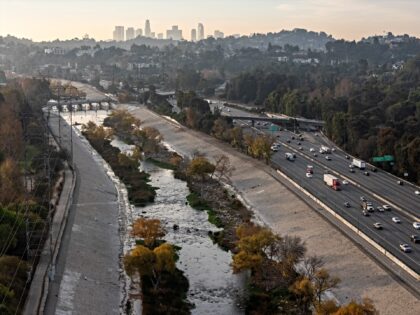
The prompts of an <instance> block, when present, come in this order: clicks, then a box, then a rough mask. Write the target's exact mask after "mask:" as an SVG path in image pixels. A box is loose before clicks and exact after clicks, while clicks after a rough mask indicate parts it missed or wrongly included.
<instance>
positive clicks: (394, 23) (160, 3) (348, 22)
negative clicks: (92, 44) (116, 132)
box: [0, 0, 420, 41]
mask: <svg viewBox="0 0 420 315" xmlns="http://www.w3.org/2000/svg"><path fill="white" fill-rule="evenodd" d="M418 12H420V2H419V1H415V0H400V1H394V0H382V1H380V0H349V1H347V2H346V3H337V1H333V0H295V1H292V0H266V1H264V5H262V4H261V2H260V1H256V0H243V1H239V0H230V1H221V0H214V1H211V2H203V3H196V2H195V1H192V0H179V1H172V2H168V1H166V0H155V1H151V0H143V1H134V0H120V1H118V2H117V1H115V0H103V1H99V0H87V1H86V0H85V1H82V0H74V1H72V2H71V3H70V2H68V1H64V0H58V1H52V0H39V1H36V2H35V1H29V0H16V1H13V2H11V1H8V0H0V35H1V36H6V35H8V34H10V35H14V36H17V37H24V38H30V39H33V40H35V41H40V40H54V39H57V38H60V39H72V38H75V37H78V38H81V37H82V36H83V34H85V33H87V34H89V35H90V37H92V38H95V39H97V40H109V39H111V38H112V36H111V35H112V29H113V28H114V26H115V25H126V27H135V28H136V29H137V28H142V29H143V30H145V24H144V21H145V20H146V19H149V20H150V21H151V24H152V25H151V28H152V30H153V31H154V32H155V34H158V33H165V32H166V30H167V29H170V27H171V26H172V25H178V26H179V29H182V30H184V32H185V33H186V34H188V33H189V32H190V30H191V29H193V28H197V21H200V22H202V23H203V24H204V25H205V26H206V34H214V31H216V30H223V32H224V33H225V35H226V36H229V35H231V34H242V35H249V34H252V33H267V32H278V31H281V30H282V29H288V30H291V29H294V28H306V29H308V30H312V31H317V32H320V31H324V32H326V33H328V34H331V35H332V36H334V37H335V38H345V39H356V40H358V39H361V38H362V37H365V36H369V35H375V34H376V35H381V34H384V32H388V31H390V32H393V33H395V34H404V33H407V34H410V35H414V36H417V37H420V19H418V17H417V13H418ZM92 17H93V18H92ZM378 17H380V18H378ZM34 19H36V23H33V22H32V21H34ZM75 19H76V20H77V23H74V21H75ZM28 21H31V22H30V24H29V22H28ZM51 25H54V26H55V27H51ZM197 33H198V32H197ZM197 35H198V34H197ZM186 37H188V36H186Z"/></svg>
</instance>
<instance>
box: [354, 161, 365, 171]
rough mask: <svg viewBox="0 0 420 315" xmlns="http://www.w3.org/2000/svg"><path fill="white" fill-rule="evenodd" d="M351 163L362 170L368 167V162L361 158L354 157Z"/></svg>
mask: <svg viewBox="0 0 420 315" xmlns="http://www.w3.org/2000/svg"><path fill="white" fill-rule="evenodd" d="M351 164H352V165H353V166H355V167H357V168H360V169H361V170H364V169H365V168H366V163H365V162H364V161H362V160H359V159H353V161H352V162H351Z"/></svg>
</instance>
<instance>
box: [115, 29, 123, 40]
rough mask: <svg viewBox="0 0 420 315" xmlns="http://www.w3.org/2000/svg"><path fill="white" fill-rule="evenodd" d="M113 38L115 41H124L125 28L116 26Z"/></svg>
mask: <svg viewBox="0 0 420 315" xmlns="http://www.w3.org/2000/svg"><path fill="white" fill-rule="evenodd" d="M113 35H114V36H113V38H114V40H115V41H118V42H120V41H123V40H124V26H115V30H114V33H113Z"/></svg>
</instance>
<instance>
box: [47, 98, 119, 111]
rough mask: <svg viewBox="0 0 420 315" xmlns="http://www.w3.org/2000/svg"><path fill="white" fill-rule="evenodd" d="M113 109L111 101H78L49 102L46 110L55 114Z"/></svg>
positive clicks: (107, 99)
mask: <svg viewBox="0 0 420 315" xmlns="http://www.w3.org/2000/svg"><path fill="white" fill-rule="evenodd" d="M114 107H115V104H114V102H112V100H111V99H109V98H106V99H79V100H68V101H67V100H66V101H60V102H57V101H55V100H50V101H49V102H48V103H47V110H50V111H55V112H70V111H72V112H77V111H88V110H110V109H113V108H114Z"/></svg>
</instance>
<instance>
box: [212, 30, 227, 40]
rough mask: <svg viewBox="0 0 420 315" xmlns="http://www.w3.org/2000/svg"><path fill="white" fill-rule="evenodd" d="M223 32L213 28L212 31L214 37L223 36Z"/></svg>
mask: <svg viewBox="0 0 420 315" xmlns="http://www.w3.org/2000/svg"><path fill="white" fill-rule="evenodd" d="M224 37H225V34H224V33H223V32H221V31H219V30H215V31H214V38H216V39H218V38H224Z"/></svg>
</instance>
